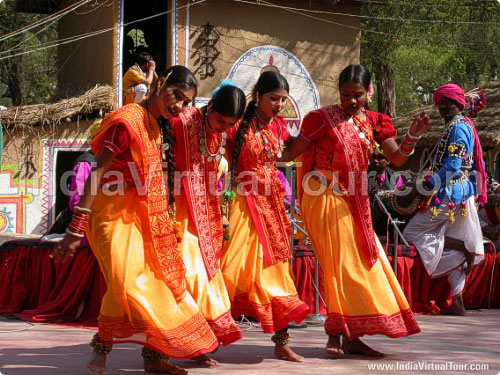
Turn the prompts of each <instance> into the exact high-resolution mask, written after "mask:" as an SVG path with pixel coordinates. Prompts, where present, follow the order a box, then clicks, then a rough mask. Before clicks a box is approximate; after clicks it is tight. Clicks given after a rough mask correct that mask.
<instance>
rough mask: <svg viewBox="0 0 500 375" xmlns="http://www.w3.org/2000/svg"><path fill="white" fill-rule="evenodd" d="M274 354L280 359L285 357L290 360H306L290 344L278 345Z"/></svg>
mask: <svg viewBox="0 0 500 375" xmlns="http://www.w3.org/2000/svg"><path fill="white" fill-rule="evenodd" d="M274 355H275V356H276V357H277V358H279V359H285V360H287V361H290V362H304V357H302V356H300V355H298V354H297V353H295V352H294V351H293V350H292V349H291V348H290V347H289V346H288V345H285V346H282V345H276V346H275V347H274Z"/></svg>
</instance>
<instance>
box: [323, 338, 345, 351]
mask: <svg viewBox="0 0 500 375" xmlns="http://www.w3.org/2000/svg"><path fill="white" fill-rule="evenodd" d="M342 338H343V337H342V335H329V336H328V342H327V343H326V348H325V352H327V353H328V354H330V355H343V354H344V351H343V350H342Z"/></svg>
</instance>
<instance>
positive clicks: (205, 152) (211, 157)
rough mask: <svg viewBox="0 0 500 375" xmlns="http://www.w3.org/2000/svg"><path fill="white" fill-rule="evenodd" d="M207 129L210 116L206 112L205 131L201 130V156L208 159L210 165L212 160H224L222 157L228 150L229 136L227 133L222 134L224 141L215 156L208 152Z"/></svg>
mask: <svg viewBox="0 0 500 375" xmlns="http://www.w3.org/2000/svg"><path fill="white" fill-rule="evenodd" d="M207 127H208V116H207V112H205V117H204V121H203V130H200V151H201V154H202V156H203V157H204V158H207V161H208V162H209V163H210V162H211V161H212V160H214V159H215V161H216V162H219V161H220V160H221V159H222V155H224V154H225V153H226V148H225V147H224V146H225V145H226V142H227V141H226V138H227V134H226V132H223V133H221V136H222V141H221V143H220V145H219V147H218V149H217V151H216V153H215V154H212V153H211V152H210V151H209V150H208V145H207Z"/></svg>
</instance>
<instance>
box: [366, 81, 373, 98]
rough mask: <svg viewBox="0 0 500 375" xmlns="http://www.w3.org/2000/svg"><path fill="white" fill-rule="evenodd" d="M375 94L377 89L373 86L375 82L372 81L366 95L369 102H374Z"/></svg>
mask: <svg viewBox="0 0 500 375" xmlns="http://www.w3.org/2000/svg"><path fill="white" fill-rule="evenodd" d="M373 94H375V89H374V88H373V83H371V82H370V86H368V93H367V95H366V96H367V97H368V103H371V102H372V98H373Z"/></svg>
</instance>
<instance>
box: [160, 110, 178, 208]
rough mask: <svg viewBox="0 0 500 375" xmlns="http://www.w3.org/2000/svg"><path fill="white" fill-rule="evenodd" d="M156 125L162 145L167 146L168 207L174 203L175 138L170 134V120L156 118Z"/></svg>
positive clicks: (161, 117)
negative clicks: (158, 128)
mask: <svg viewBox="0 0 500 375" xmlns="http://www.w3.org/2000/svg"><path fill="white" fill-rule="evenodd" d="M158 125H159V126H160V129H161V134H162V137H163V143H164V144H167V145H168V148H167V150H166V151H165V156H166V160H165V161H166V162H167V167H168V170H167V177H168V182H167V183H168V191H169V194H168V204H169V206H171V205H173V204H174V203H175V184H174V174H175V153H174V143H175V138H174V135H173V133H172V125H171V123H170V120H168V119H165V118H164V117H163V116H160V118H158Z"/></svg>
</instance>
